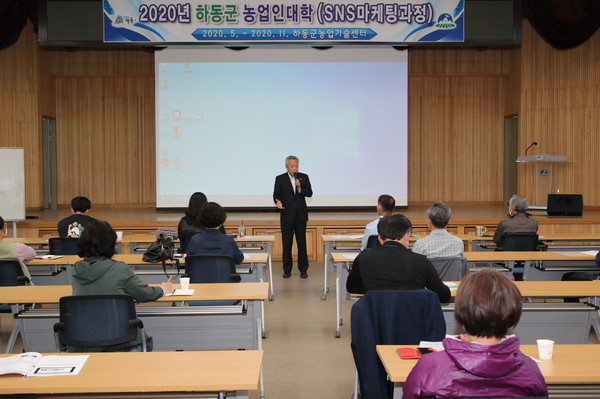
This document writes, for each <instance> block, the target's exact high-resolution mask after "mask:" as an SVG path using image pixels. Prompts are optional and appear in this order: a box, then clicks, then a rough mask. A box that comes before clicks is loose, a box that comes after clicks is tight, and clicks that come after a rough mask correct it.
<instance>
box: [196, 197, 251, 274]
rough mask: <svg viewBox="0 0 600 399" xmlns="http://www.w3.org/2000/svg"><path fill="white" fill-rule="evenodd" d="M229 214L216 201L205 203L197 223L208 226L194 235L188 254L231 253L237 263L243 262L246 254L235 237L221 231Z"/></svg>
mask: <svg viewBox="0 0 600 399" xmlns="http://www.w3.org/2000/svg"><path fill="white" fill-rule="evenodd" d="M226 219H227V215H226V213H225V210H224V209H223V207H222V206H221V205H219V204H217V203H216V202H207V203H206V204H204V206H203V207H202V209H201V210H200V214H199V215H198V219H197V220H196V224H197V225H200V226H205V227H206V228H205V229H204V230H202V231H201V232H200V233H198V234H196V235H194V236H193V237H192V239H191V240H190V243H189V244H188V247H187V251H186V253H187V255H201V254H210V255H229V256H231V257H233V260H234V261H235V263H236V265H237V264H240V263H242V261H243V260H244V254H243V253H242V251H240V249H239V248H238V246H237V244H236V243H235V241H234V240H233V238H231V237H228V236H226V235H225V234H223V233H221V232H220V231H219V228H220V227H221V226H223V223H225V220H226Z"/></svg>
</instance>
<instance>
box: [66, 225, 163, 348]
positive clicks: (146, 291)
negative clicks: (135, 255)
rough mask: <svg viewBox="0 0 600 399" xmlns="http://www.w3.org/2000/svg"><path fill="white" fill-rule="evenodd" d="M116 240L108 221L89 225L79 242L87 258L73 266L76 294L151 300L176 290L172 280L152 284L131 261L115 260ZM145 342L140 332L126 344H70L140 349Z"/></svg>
mask: <svg viewBox="0 0 600 399" xmlns="http://www.w3.org/2000/svg"><path fill="white" fill-rule="evenodd" d="M116 242H117V234H116V233H115V231H114V230H113V228H112V227H111V225H110V224H108V222H105V221H101V220H94V221H92V222H91V223H90V224H88V225H87V226H86V227H85V229H84V230H83V233H82V234H81V237H80V238H79V241H78V242H77V255H79V256H80V257H82V258H83V260H81V261H79V262H77V263H75V265H74V266H73V274H72V276H73V281H72V286H73V295H102V294H128V295H131V296H132V297H134V298H135V300H136V301H138V302H150V301H154V300H156V299H158V298H160V297H162V296H163V295H165V294H168V293H171V292H173V285H172V284H171V283H170V282H164V283H162V284H161V285H160V286H158V287H151V286H149V285H148V284H146V283H144V282H143V281H142V280H141V279H140V277H139V276H138V275H136V274H135V273H134V271H133V270H132V269H131V267H129V265H128V264H127V263H125V262H120V261H116V260H113V259H112V257H113V255H114V254H115V244H116ZM141 343H142V341H141V336H140V334H138V336H137V337H136V339H135V340H134V341H131V342H127V343H125V344H122V345H117V346H111V347H105V348H93V349H89V348H68V351H69V352H73V351H76V352H79V351H85V352H114V351H137V350H138V348H141ZM149 348H150V347H149Z"/></svg>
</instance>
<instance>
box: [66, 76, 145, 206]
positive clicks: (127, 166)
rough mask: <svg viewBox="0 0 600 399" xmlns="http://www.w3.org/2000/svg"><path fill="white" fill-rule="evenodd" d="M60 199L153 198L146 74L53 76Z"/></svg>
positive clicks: (116, 201) (131, 200) (107, 201)
mask: <svg viewBox="0 0 600 399" xmlns="http://www.w3.org/2000/svg"><path fill="white" fill-rule="evenodd" d="M56 94H57V146H58V149H57V153H58V154H57V157H58V170H59V174H58V187H59V194H58V200H59V204H68V203H69V201H70V199H71V198H72V197H73V196H76V195H85V196H88V197H89V198H90V199H91V200H92V202H93V203H95V204H151V203H154V201H155V197H154V181H155V170H154V146H155V144H154V86H153V78H150V77H140V78H134V77H121V78H57V79H56Z"/></svg>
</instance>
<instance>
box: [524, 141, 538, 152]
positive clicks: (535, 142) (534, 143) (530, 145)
mask: <svg viewBox="0 0 600 399" xmlns="http://www.w3.org/2000/svg"><path fill="white" fill-rule="evenodd" d="M534 145H537V141H534V142H533V143H531V144H529V147H527V148H526V149H525V155H527V151H529V149H530V148H531V147H533V146H534Z"/></svg>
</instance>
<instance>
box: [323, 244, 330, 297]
mask: <svg viewBox="0 0 600 399" xmlns="http://www.w3.org/2000/svg"><path fill="white" fill-rule="evenodd" d="M329 262H331V243H330V242H326V243H325V259H324V260H323V293H322V294H321V299H322V300H323V301H324V300H325V299H327V293H328V292H329Z"/></svg>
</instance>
